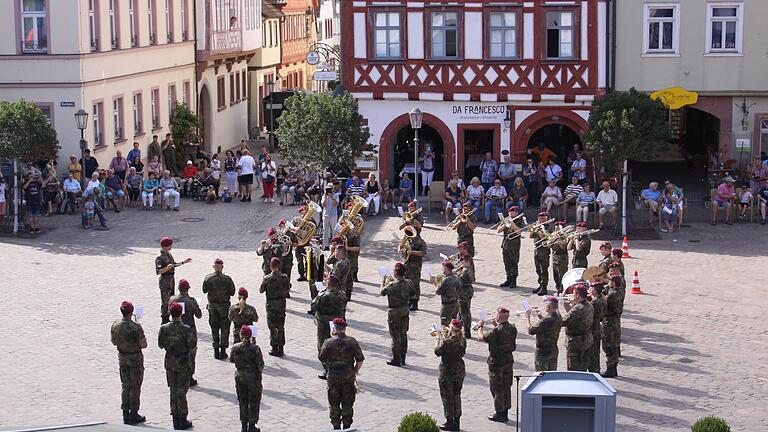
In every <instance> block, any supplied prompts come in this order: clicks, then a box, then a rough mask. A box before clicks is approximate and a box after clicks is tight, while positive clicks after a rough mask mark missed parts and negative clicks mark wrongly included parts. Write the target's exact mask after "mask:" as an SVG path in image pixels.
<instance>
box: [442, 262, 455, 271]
mask: <svg viewBox="0 0 768 432" xmlns="http://www.w3.org/2000/svg"><path fill="white" fill-rule="evenodd" d="M443 267H447V268H449V269H451V270H453V263H452V262H450V261H448V260H444V261H443Z"/></svg>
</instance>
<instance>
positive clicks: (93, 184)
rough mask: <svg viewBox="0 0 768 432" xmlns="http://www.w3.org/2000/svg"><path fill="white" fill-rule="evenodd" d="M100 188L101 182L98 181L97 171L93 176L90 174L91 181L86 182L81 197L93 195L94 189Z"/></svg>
mask: <svg viewBox="0 0 768 432" xmlns="http://www.w3.org/2000/svg"><path fill="white" fill-rule="evenodd" d="M100 186H101V182H100V181H99V173H98V171H94V172H93V174H91V180H89V181H88V184H86V185H85V192H83V196H89V195H91V194H93V190H94V189H98V188H99V187H100Z"/></svg>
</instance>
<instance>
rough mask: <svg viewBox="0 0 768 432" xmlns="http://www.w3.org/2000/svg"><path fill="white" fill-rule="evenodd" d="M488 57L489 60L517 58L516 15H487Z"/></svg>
mask: <svg viewBox="0 0 768 432" xmlns="http://www.w3.org/2000/svg"><path fill="white" fill-rule="evenodd" d="M488 27H489V29H488V55H489V57H491V58H515V57H517V13H515V12H508V11H504V12H491V13H489V14H488Z"/></svg>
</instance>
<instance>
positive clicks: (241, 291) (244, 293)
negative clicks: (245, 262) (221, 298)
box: [237, 288, 248, 298]
mask: <svg viewBox="0 0 768 432" xmlns="http://www.w3.org/2000/svg"><path fill="white" fill-rule="evenodd" d="M237 295H238V296H239V297H243V298H248V290H247V289H245V288H240V289H239V290H237Z"/></svg>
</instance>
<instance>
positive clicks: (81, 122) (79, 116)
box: [75, 108, 88, 193]
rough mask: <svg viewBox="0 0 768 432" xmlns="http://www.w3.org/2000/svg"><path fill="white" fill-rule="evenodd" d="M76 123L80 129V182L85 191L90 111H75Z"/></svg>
mask: <svg viewBox="0 0 768 432" xmlns="http://www.w3.org/2000/svg"><path fill="white" fill-rule="evenodd" d="M75 124H76V125H77V128H78V129H80V161H81V162H80V183H81V187H82V188H83V193H85V185H86V178H85V150H86V149H87V148H88V142H87V141H86V140H85V128H86V127H87V126H88V112H87V111H85V110H84V109H82V108H80V109H79V110H77V112H76V113H75Z"/></svg>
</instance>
